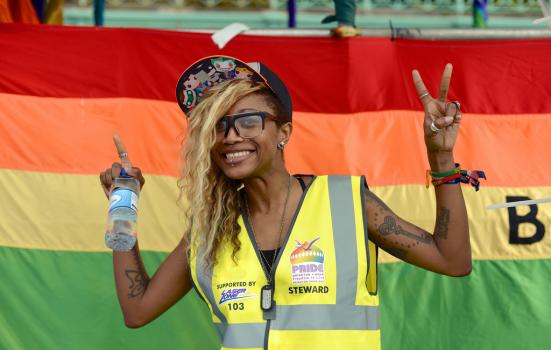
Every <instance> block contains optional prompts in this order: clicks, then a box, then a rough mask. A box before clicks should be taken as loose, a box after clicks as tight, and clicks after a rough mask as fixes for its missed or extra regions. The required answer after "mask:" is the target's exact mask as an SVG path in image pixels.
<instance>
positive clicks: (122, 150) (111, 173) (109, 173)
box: [99, 134, 145, 198]
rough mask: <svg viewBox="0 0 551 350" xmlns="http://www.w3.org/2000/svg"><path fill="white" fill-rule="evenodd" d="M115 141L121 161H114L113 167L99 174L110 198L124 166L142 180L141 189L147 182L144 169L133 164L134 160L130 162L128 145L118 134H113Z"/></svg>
mask: <svg viewBox="0 0 551 350" xmlns="http://www.w3.org/2000/svg"><path fill="white" fill-rule="evenodd" d="M113 141H114V142H115V146H116V147H117V152H118V154H119V158H120V160H121V162H120V163H117V162H115V163H113V165H111V167H109V168H107V169H105V171H103V172H101V173H100V174H99V180H100V182H101V187H102V189H103V192H104V193H105V196H107V198H109V194H110V193H111V190H112V189H113V188H112V187H113V183H114V182H115V179H116V178H117V177H119V176H120V174H121V170H122V169H123V167H124V170H125V171H126V173H127V174H128V175H130V176H132V177H133V178H135V179H138V181H139V182H140V189H141V188H142V187H143V185H144V184H145V179H144V177H143V175H142V171H141V170H140V168H137V167H134V166H132V162H130V158H129V157H128V153H127V152H126V147H124V144H123V143H122V141H121V139H120V137H119V136H118V135H117V134H113Z"/></svg>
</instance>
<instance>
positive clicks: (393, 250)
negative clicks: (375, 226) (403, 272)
mask: <svg viewBox="0 0 551 350" xmlns="http://www.w3.org/2000/svg"><path fill="white" fill-rule="evenodd" d="M385 250H386V252H387V253H389V254H391V255H394V256H395V257H397V258H398V259H402V260H404V259H405V258H406V256H407V255H408V251H407V249H402V248H397V247H387V248H385Z"/></svg>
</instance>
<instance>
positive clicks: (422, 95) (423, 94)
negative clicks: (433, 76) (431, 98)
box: [419, 91, 430, 99]
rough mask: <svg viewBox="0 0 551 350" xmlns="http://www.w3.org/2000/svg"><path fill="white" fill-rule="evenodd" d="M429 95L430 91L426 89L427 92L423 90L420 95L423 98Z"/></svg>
mask: <svg viewBox="0 0 551 350" xmlns="http://www.w3.org/2000/svg"><path fill="white" fill-rule="evenodd" d="M428 95H430V93H429V92H428V91H425V92H423V93H422V94H420V95H419V98H420V99H423V97H425V96H428Z"/></svg>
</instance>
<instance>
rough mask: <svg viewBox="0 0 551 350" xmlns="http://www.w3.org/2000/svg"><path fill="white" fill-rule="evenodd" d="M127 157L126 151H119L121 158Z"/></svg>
mask: <svg viewBox="0 0 551 350" xmlns="http://www.w3.org/2000/svg"><path fill="white" fill-rule="evenodd" d="M127 157H128V153H126V152H121V153H119V158H121V159H123V158H127Z"/></svg>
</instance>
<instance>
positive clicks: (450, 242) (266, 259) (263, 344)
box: [100, 56, 471, 349]
mask: <svg viewBox="0 0 551 350" xmlns="http://www.w3.org/2000/svg"><path fill="white" fill-rule="evenodd" d="M451 73H452V67H451V65H447V66H446V68H445V70H444V74H443V77H442V82H441V88H440V93H439V96H438V98H437V99H434V98H432V97H431V95H430V94H429V93H428V92H427V90H426V88H425V86H424V84H423V81H422V80H421V77H420V76H419V73H418V72H417V71H414V72H413V81H414V84H415V86H416V89H417V92H418V94H419V96H420V99H421V102H422V104H423V107H424V110H425V118H424V124H423V129H424V135H425V143H426V146H427V152H428V159H429V162H430V166H431V169H432V171H433V173H432V175H433V179H434V183H435V186H436V202H437V205H436V208H437V213H436V214H437V219H436V223H435V229H434V233H433V234H430V233H428V232H426V231H424V230H423V229H421V228H418V227H416V226H415V225H413V224H411V223H409V222H406V221H404V220H402V219H401V218H399V217H398V216H397V215H395V214H394V213H393V212H392V210H391V209H389V208H388V207H387V206H386V205H385V203H384V202H383V201H381V200H380V199H379V198H378V197H377V196H376V195H375V194H373V193H372V192H370V191H369V190H368V188H367V184H366V182H365V180H364V178H363V177H354V176H352V177H351V176H329V177H328V176H318V177H315V176H297V175H295V176H293V175H290V174H289V172H288V171H287V169H286V168H285V163H284V148H285V145H286V144H287V142H288V141H289V139H290V137H291V134H292V131H293V124H292V122H291V121H292V106H291V99H290V96H289V93H288V91H287V89H286V87H285V85H284V84H283V82H281V80H280V79H279V78H278V77H277V76H276V75H275V74H274V73H273V72H271V71H270V70H269V69H268V68H267V67H266V66H264V65H262V64H246V63H244V62H241V61H239V60H237V59H234V58H231V57H222V56H218V57H207V58H205V59H203V60H200V61H198V62H196V63H195V64H193V65H192V66H191V67H190V68H188V69H187V70H186V71H185V72H184V74H183V75H182V77H181V78H180V80H179V83H178V86H177V99H178V103H179V105H180V107H181V108H182V109H183V110H184V112H185V113H186V114H187V115H188V116H189V120H188V130H187V133H188V135H187V140H186V143H185V145H184V147H183V157H184V160H185V164H184V167H183V170H182V174H181V178H180V181H179V184H180V189H181V198H182V199H183V200H184V203H187V204H188V206H187V208H186V217H187V224H186V225H187V226H186V227H185V228H184V237H183V239H182V240H181V242H180V244H179V245H178V246H177V247H176V249H175V250H174V251H173V252H172V253H171V254H170V255H169V256H168V257H167V259H166V260H165V261H164V262H163V263H162V264H161V266H160V267H159V269H158V270H157V271H156V273H155V275H154V276H153V277H151V278H150V277H149V276H148V274H147V273H146V271H145V269H144V266H143V263H142V261H141V258H140V253H139V249H138V245H137V244H136V246H135V247H134V249H133V250H132V251H131V252H129V253H118V252H116V253H114V254H113V259H114V268H115V278H116V286H117V293H118V297H119V301H120V304H121V306H122V310H123V313H124V318H125V322H126V325H127V326H128V327H140V326H143V325H145V324H147V323H148V322H150V321H152V320H153V319H155V318H156V317H157V316H159V315H160V314H161V313H163V312H164V311H165V310H167V309H168V308H169V307H170V306H171V305H173V304H174V303H176V302H177V301H178V300H179V299H180V298H181V297H182V296H184V295H185V294H186V293H187V292H188V291H189V290H190V289H191V288H192V287H195V288H196V289H197V291H198V293H199V294H200V295H201V297H202V298H203V299H204V300H205V302H206V303H207V304H208V305H209V307H210V310H211V312H212V318H213V322H214V324H215V326H216V327H217V328H218V331H219V333H220V337H221V342H222V348H243V349H245V348H246V349H262V348H264V349H360V348H361V349H365V348H369V349H370V348H374V349H377V348H380V331H379V322H378V316H379V315H378V305H379V301H378V295H377V269H376V263H377V261H376V257H377V247H381V248H382V249H384V250H385V251H387V252H389V253H390V254H392V255H394V256H396V257H398V258H400V259H402V260H404V261H407V262H409V263H411V264H414V265H416V266H419V267H422V268H425V269H427V270H431V271H434V272H438V273H441V274H445V275H450V276H464V275H467V274H469V273H470V271H471V253H470V245H469V229H468V224H467V213H466V209H465V203H464V200H463V196H462V193H461V188H460V186H459V184H457V183H458V182H459V181H460V180H461V174H460V173H459V169H458V168H457V167H456V164H455V162H454V158H453V147H454V144H455V140H456V137H457V132H458V128H459V122H460V120H461V112H460V111H459V104H458V103H457V102H452V103H449V102H446V96H447V92H448V86H449V83H450V79H451ZM118 147H119V154H122V155H123V156H124V157H123V159H121V160H122V163H123V164H124V167H125V169H126V171H127V172H128V173H129V174H130V175H133V176H135V177H136V178H138V179H139V180H140V183H141V184H142V185H143V183H144V179H143V177H142V175H141V172H140V170H139V169H138V168H133V167H131V165H130V164H129V162H128V159H127V158H126V151H125V149H124V147H123V146H122V144H118ZM120 171H121V164H119V163H115V164H113V166H112V167H111V168H108V169H106V170H105V172H103V173H101V175H100V179H101V183H102V186H103V188H104V190H105V191H106V193H108V192H109V190H110V188H111V185H112V183H113V179H114V178H116V177H117V176H118V175H119V173H120Z"/></svg>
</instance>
